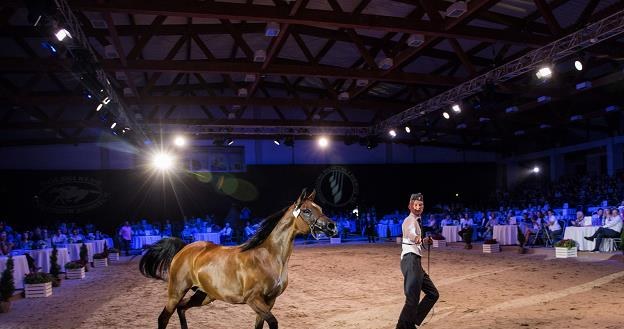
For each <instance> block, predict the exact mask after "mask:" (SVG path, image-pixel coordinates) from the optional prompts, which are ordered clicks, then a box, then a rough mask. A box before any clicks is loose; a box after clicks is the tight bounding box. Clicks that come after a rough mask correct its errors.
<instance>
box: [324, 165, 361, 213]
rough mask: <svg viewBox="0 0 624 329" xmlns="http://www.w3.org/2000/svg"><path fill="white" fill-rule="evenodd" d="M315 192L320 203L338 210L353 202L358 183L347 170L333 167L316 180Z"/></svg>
mask: <svg viewBox="0 0 624 329" xmlns="http://www.w3.org/2000/svg"><path fill="white" fill-rule="evenodd" d="M316 191H317V195H318V196H319V198H320V200H321V202H322V203H324V204H328V205H330V206H332V207H336V208H339V207H344V206H346V205H348V204H351V203H354V202H355V199H356V197H357V193H358V183H357V180H356V179H355V176H354V175H353V174H352V173H351V172H350V171H349V170H348V169H347V168H345V167H341V166H334V167H330V168H327V169H325V170H324V171H323V172H322V173H321V175H319V177H318V178H317V179H316Z"/></svg>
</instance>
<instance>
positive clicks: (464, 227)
mask: <svg viewBox="0 0 624 329" xmlns="http://www.w3.org/2000/svg"><path fill="white" fill-rule="evenodd" d="M473 224H474V223H473V222H472V218H469V217H468V214H467V213H466V214H464V216H463V217H462V218H461V220H460V222H459V226H460V227H461V230H460V231H459V232H457V234H458V235H459V236H460V237H461V238H462V240H464V242H465V243H466V245H465V246H464V248H466V249H472V225H473Z"/></svg>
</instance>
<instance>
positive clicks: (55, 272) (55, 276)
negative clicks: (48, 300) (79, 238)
mask: <svg viewBox="0 0 624 329" xmlns="http://www.w3.org/2000/svg"><path fill="white" fill-rule="evenodd" d="M60 274H61V267H60V266H59V264H58V250H57V249H56V244H53V245H52V254H51V255H50V275H51V276H52V287H55V288H56V287H60V286H61V277H60Z"/></svg>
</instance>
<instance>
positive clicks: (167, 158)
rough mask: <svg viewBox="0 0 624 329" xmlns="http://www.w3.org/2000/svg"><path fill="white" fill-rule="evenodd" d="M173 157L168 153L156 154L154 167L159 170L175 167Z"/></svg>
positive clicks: (153, 162)
mask: <svg viewBox="0 0 624 329" xmlns="http://www.w3.org/2000/svg"><path fill="white" fill-rule="evenodd" d="M173 160H174V158H173V156H172V155H170V154H167V153H163V152H160V153H156V154H154V157H153V158H152V165H153V166H154V168H156V169H159V170H163V171H164V170H168V169H171V167H172V166H173Z"/></svg>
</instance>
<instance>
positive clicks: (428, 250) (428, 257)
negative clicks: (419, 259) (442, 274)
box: [418, 244, 435, 328]
mask: <svg viewBox="0 0 624 329" xmlns="http://www.w3.org/2000/svg"><path fill="white" fill-rule="evenodd" d="M425 246H426V247H425V249H427V275H429V268H430V266H431V245H430V244H426V245H425ZM434 315H435V304H434V305H433V308H432V309H431V314H430V315H429V321H426V322H423V323H421V324H420V326H418V327H419V328H420V327H422V326H424V325H426V324H427V323H429V322H431V320H433V316H434Z"/></svg>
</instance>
